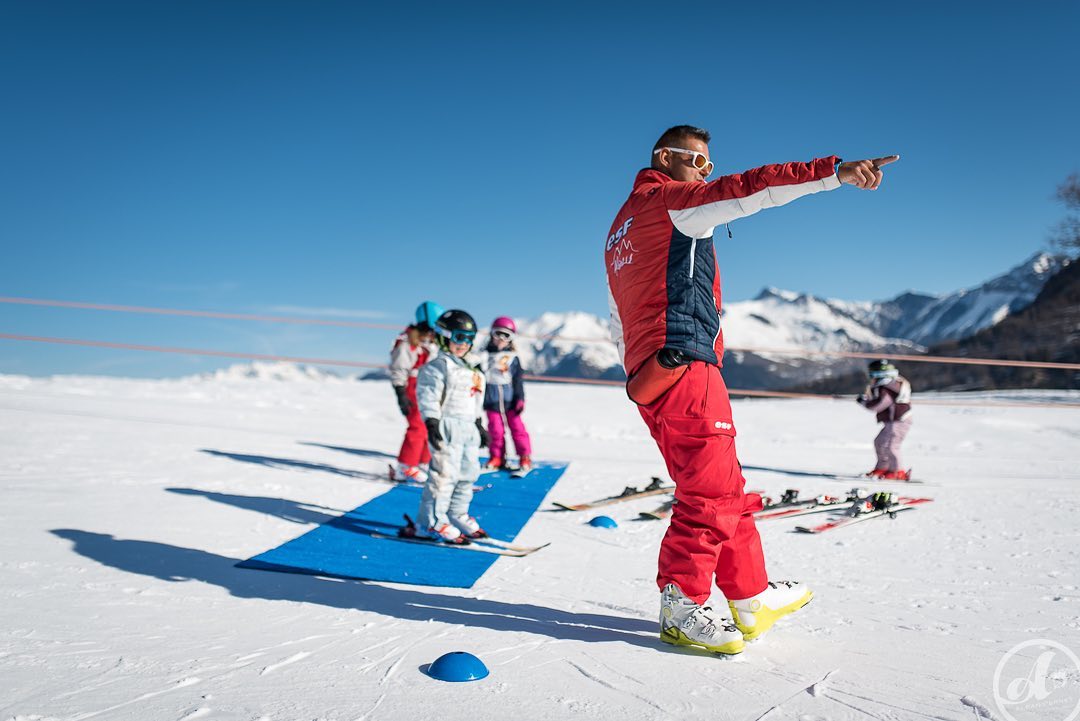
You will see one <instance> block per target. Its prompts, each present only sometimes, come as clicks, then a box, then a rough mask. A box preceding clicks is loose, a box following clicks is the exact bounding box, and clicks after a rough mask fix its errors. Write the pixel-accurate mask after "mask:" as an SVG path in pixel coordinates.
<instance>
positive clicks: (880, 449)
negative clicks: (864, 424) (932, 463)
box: [855, 360, 911, 481]
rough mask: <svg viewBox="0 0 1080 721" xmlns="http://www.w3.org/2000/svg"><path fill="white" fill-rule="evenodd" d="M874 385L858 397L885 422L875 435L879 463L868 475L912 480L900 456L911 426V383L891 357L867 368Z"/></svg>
mask: <svg viewBox="0 0 1080 721" xmlns="http://www.w3.org/2000/svg"><path fill="white" fill-rule="evenodd" d="M867 375H868V376H869V377H870V385H869V386H868V387H867V388H866V391H865V392H864V393H863V394H862V395H860V396H859V397H858V398H856V399H855V401H856V402H857V403H858V404H859V405H861V406H864V407H865V408H866V410H868V411H870V412H872V413H876V414H877V421H878V423H883V424H885V425H884V427H883V428H882V429H881V432H880V433H878V434H877V438H875V439H874V450H875V451H876V452H877V465H875V466H874V470H872V471H870V472H869V473H867V474H866V475H867V476H869V477H871V478H884V479H887V480H892V481H909V480H911V470H910V469H905V468H904V464H903V461H902V460H901V459H900V445H901V444H902V443H903V442H904V437H905V436H907V434H908V431H909V430H911V384H910V383H908V380H907V378H904V377H903V376H902V375H900V371H899V370H897V368H896V366H894V365H893V364H892V363H890V362H889V361H887V360H877V361H874V362H873V363H871V364H870V367H869V368H868V369H867Z"/></svg>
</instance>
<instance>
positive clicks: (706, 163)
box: [652, 148, 713, 173]
mask: <svg viewBox="0 0 1080 721" xmlns="http://www.w3.org/2000/svg"><path fill="white" fill-rule="evenodd" d="M661 150H670V151H672V152H673V153H686V154H687V155H689V156H691V157H690V164H691V165H693V166H694V167H695V168H697V169H698V170H704V171H705V172H706V173H711V172H712V171H713V164H712V161H711V160H709V159H708V158H707V157H705V153H699V152H698V151H696V150H687V149H686V148H657V149H656V150H654V151H652V152H653V155H656V154H657V153H659V152H660V151H661Z"/></svg>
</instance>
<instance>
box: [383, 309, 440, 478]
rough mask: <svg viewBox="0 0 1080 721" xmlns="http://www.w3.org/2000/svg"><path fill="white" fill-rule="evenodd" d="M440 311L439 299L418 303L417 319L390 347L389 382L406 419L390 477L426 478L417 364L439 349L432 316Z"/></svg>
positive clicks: (429, 458)
mask: <svg viewBox="0 0 1080 721" xmlns="http://www.w3.org/2000/svg"><path fill="white" fill-rule="evenodd" d="M442 314H443V309H442V306H440V305H439V304H438V303H434V302H432V301H430V300H429V301H426V302H424V303H421V304H420V306H419V307H418V308H417V309H416V322H415V323H413V324H412V325H410V326H408V327H407V328H406V329H405V330H404V331H403V332H402V334H401V335H399V336H398V337H397V340H396V341H394V347H393V348H392V349H391V350H390V384H391V385H392V386H393V387H394V393H395V394H396V395H397V402H398V408H400V409H401V414H402V415H403V416H405V418H406V419H407V420H408V423H409V426H408V428H406V429H405V440H404V441H402V442H401V451H400V452H398V457H397V460H398V464H397V468H394V466H390V480H392V481H417V482H420V483H423V482H424V481H426V480H427V474H425V473H424V471H423V470H422V469H421V468H420V465H421V464H424V463H427V462H428V461H430V460H431V454H430V453H429V452H428V443H427V441H428V439H427V429H426V428H425V427H424V419H423V418H421V417H420V411H419V410H418V408H417V403H416V378H417V374H418V373H419V372H420V368H421V367H423V365H424V364H425V363H427V362H428V361H429V360H430V359H431V358H432V357H433V356H434V355H435V354H436V353H437V352H438V351H437V350H436V349H435V348H434V347H433V345H432V341H433V340H434V339H435V332H434V325H435V320H436V319H437V318H438V317H439V316H441V315H442Z"/></svg>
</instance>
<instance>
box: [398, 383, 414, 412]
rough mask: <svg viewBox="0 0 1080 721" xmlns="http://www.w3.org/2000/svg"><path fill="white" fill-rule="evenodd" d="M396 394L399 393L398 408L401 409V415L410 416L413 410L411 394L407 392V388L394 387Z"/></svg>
mask: <svg viewBox="0 0 1080 721" xmlns="http://www.w3.org/2000/svg"><path fill="white" fill-rule="evenodd" d="M394 393H397V407H398V408H400V409H401V415H403V416H407V415H409V413H410V412H411V411H412V409H413V402H412V401H411V400H409V394H408V393H406V392H405V386H394Z"/></svg>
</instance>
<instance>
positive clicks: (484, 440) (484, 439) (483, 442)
mask: <svg viewBox="0 0 1080 721" xmlns="http://www.w3.org/2000/svg"><path fill="white" fill-rule="evenodd" d="M476 430H478V431H480V447H481V448H487V447H488V445H489V444H490V443H491V434H489V433H488V432H487V430H486V429H485V428H484V422H483V421H481V420H480V419H479V418H477V419H476Z"/></svg>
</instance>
